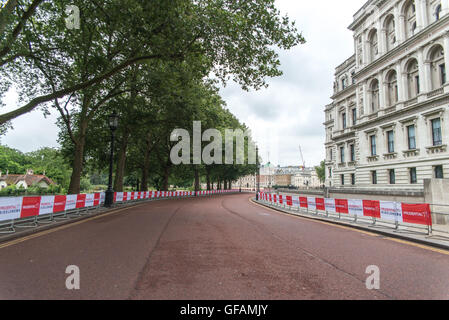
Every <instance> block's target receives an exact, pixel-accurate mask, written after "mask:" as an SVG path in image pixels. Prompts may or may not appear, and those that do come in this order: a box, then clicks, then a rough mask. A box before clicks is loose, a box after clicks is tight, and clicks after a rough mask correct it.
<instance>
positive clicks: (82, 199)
mask: <svg viewBox="0 0 449 320" xmlns="http://www.w3.org/2000/svg"><path fill="white" fill-rule="evenodd" d="M85 206H86V195H85V194H79V195H77V198H76V208H77V209H80V208H84V207H85Z"/></svg>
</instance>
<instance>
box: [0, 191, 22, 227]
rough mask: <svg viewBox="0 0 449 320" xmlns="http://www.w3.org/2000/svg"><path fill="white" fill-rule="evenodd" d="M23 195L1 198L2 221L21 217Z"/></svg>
mask: <svg viewBox="0 0 449 320" xmlns="http://www.w3.org/2000/svg"><path fill="white" fill-rule="evenodd" d="M21 211H22V197H14V198H12V197H11V198H9V197H8V198H0V221H4V220H13V219H19V218H20V213H21Z"/></svg>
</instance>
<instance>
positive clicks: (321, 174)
mask: <svg viewBox="0 0 449 320" xmlns="http://www.w3.org/2000/svg"><path fill="white" fill-rule="evenodd" d="M315 171H316V174H317V175H318V178H319V179H320V182H321V183H324V182H326V161H321V163H320V165H319V166H316V167H315Z"/></svg>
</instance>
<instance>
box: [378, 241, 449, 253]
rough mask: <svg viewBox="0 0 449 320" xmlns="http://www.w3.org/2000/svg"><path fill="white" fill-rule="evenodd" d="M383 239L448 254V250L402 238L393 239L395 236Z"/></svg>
mask: <svg viewBox="0 0 449 320" xmlns="http://www.w3.org/2000/svg"><path fill="white" fill-rule="evenodd" d="M385 239H386V240H391V241H395V242H399V243H402V244H408V245H410V246H414V247H418V248H421V249H425V250H430V251H434V252H438V253H442V254H445V255H448V256H449V251H447V250H444V249H438V248H434V247H430V246H426V245H425V244H419V243H414V242H410V241H407V240H402V239H395V238H385Z"/></svg>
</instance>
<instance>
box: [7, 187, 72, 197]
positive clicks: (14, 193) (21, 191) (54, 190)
mask: <svg viewBox="0 0 449 320" xmlns="http://www.w3.org/2000/svg"><path fill="white" fill-rule="evenodd" d="M56 194H66V191H65V189H64V188H62V187H61V186H59V185H52V186H49V187H48V188H41V187H39V186H31V187H29V188H28V189H25V188H23V187H20V188H17V187H16V186H15V185H12V186H8V187H6V188H4V189H1V190H0V197H18V196H41V195H56Z"/></svg>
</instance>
